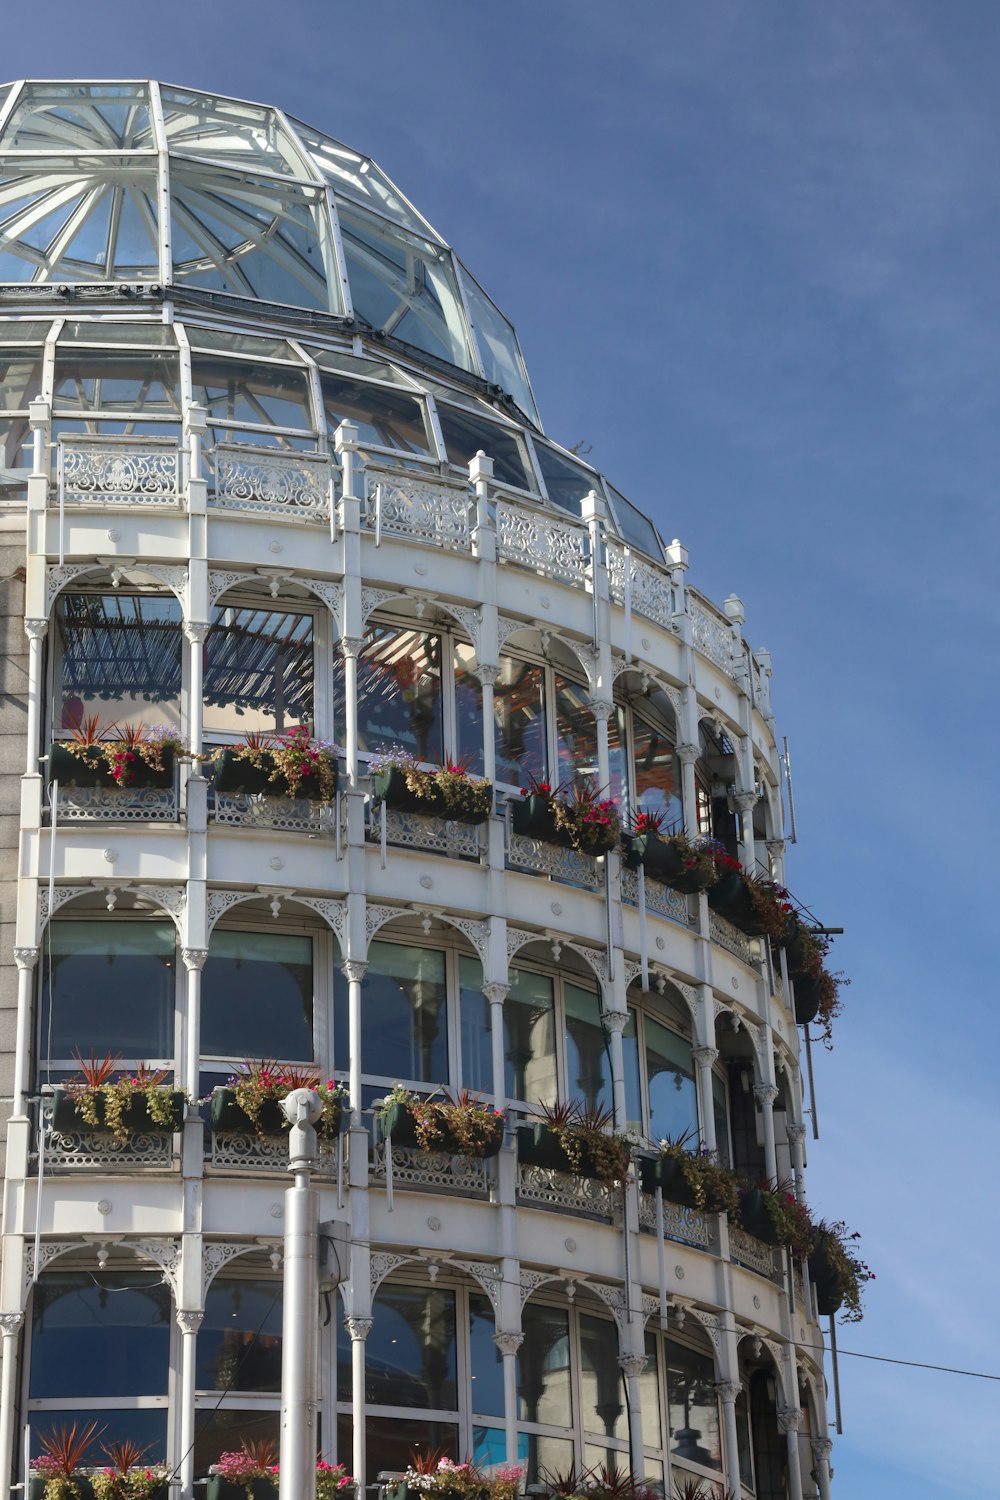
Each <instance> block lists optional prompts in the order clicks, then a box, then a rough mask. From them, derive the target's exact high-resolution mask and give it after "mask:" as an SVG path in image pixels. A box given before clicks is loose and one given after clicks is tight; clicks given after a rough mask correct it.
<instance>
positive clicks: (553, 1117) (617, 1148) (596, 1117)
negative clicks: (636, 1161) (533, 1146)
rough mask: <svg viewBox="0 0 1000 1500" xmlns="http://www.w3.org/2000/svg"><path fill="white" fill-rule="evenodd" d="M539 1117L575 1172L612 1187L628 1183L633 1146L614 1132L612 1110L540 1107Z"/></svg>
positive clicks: (574, 1104) (579, 1106)
mask: <svg viewBox="0 0 1000 1500" xmlns="http://www.w3.org/2000/svg"><path fill="white" fill-rule="evenodd" d="M539 1113H540V1114H541V1116H542V1118H543V1120H544V1121H545V1124H546V1125H548V1127H549V1129H550V1130H551V1131H552V1132H553V1134H554V1135H555V1136H556V1137H557V1139H558V1141H559V1144H560V1146H561V1147H562V1149H563V1151H564V1152H565V1154H566V1160H567V1161H568V1163H569V1169H570V1171H571V1172H577V1173H579V1174H580V1175H581V1176H583V1177H596V1178H597V1179H598V1180H599V1181H600V1182H604V1183H607V1185H608V1186H609V1187H610V1186H612V1185H613V1184H614V1183H616V1182H624V1181H625V1178H626V1177H627V1176H628V1169H629V1163H630V1162H631V1160H632V1147H633V1143H632V1140H631V1138H630V1137H629V1136H627V1135H625V1134H623V1133H619V1132H618V1131H616V1130H615V1129H614V1128H613V1126H614V1112H613V1111H612V1110H610V1109H604V1108H601V1107H600V1106H596V1107H586V1106H584V1105H583V1104H581V1103H579V1102H571V1103H568V1104H554V1105H547V1104H543V1105H540V1106H539Z"/></svg>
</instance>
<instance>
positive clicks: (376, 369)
mask: <svg viewBox="0 0 1000 1500" xmlns="http://www.w3.org/2000/svg"><path fill="white" fill-rule="evenodd" d="M306 352H307V353H308V354H310V355H311V356H312V358H313V359H314V360H315V361H316V363H317V364H318V365H319V367H320V369H321V370H332V371H333V372H334V373H335V374H337V375H360V376H361V378H362V380H384V381H386V382H387V383H388V384H391V385H401V386H405V388H406V389H407V390H412V389H413V379H412V378H408V377H407V376H406V375H404V374H403V372H402V371H401V370H397V369H396V367H395V365H387V364H384V363H383V362H382V361H381V360H377V359H359V358H358V357H357V356H356V355H354V354H346V353H344V351H343V350H341V349H317V348H316V347H315V346H314V345H312V344H310V345H308V347H307V351H306Z"/></svg>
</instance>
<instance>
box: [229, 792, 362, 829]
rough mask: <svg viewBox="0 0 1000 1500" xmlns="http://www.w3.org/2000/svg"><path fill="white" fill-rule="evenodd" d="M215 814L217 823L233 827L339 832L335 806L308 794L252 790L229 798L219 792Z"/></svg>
mask: <svg viewBox="0 0 1000 1500" xmlns="http://www.w3.org/2000/svg"><path fill="white" fill-rule="evenodd" d="M213 816H214V819H215V821H216V823H222V824H226V825H228V826H229V827H231V828H271V829H275V830H276V831H278V832H280V833H307V834H310V835H316V834H321V833H323V834H332V833H334V832H335V831H336V816H335V813H334V809H333V807H332V806H330V804H329V803H326V802H310V801H309V800H308V798H305V797H259V796H251V795H250V793H248V792H240V793H239V794H238V795H237V796H235V797H227V796H224V795H223V794H222V793H221V792H216V794H215V812H214V814H213Z"/></svg>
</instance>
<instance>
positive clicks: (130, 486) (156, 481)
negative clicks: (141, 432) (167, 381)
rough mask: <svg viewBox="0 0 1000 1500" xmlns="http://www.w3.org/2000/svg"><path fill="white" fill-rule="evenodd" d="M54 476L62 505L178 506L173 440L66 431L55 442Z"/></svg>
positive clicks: (176, 448)
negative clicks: (92, 434) (93, 434)
mask: <svg viewBox="0 0 1000 1500" xmlns="http://www.w3.org/2000/svg"><path fill="white" fill-rule="evenodd" d="M57 474H58V484H59V501H60V504H62V505H94V504H100V505H108V504H111V505H116V504H119V505H178V504H179V503H180V498H181V470H180V448H179V445H178V442H177V439H176V438H166V437H164V438H157V437H142V438H133V437H117V436H112V435H110V434H109V435H106V436H102V437H91V436H83V435H79V434H76V433H67V434H65V435H64V436H62V437H60V439H59V443H58V450H57Z"/></svg>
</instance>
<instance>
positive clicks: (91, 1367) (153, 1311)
mask: <svg viewBox="0 0 1000 1500" xmlns="http://www.w3.org/2000/svg"><path fill="white" fill-rule="evenodd" d="M169 1354H170V1288H169V1287H167V1286H165V1285H164V1283H163V1282H162V1281H161V1280H160V1278H159V1277H158V1276H154V1275H152V1274H151V1273H149V1272H141V1271H124V1270H121V1269H117V1268H116V1269H115V1270H112V1271H91V1270H89V1269H88V1270H86V1271H66V1272H59V1273H56V1274H53V1273H51V1272H46V1273H45V1274H44V1275H42V1276H41V1277H39V1280H38V1283H37V1285H36V1286H35V1289H34V1292H33V1294H32V1307H31V1377H30V1383H29V1386H28V1394H29V1396H30V1397H31V1398H32V1399H36V1400H37V1399H39V1398H49V1399H52V1398H54V1397H60V1396H67V1397H69V1398H72V1397H74V1396H76V1397H81V1396H86V1397H94V1396H165V1395H166V1393H167V1365H168V1359H169Z"/></svg>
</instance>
